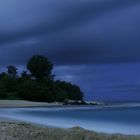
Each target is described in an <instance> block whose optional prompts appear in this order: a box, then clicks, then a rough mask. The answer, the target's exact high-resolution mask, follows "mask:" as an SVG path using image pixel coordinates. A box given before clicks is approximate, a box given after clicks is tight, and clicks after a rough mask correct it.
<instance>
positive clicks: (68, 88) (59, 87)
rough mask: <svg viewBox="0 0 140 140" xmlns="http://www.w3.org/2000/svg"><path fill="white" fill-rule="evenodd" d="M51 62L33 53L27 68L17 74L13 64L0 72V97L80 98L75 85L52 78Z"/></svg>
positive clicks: (46, 99)
mask: <svg viewBox="0 0 140 140" xmlns="http://www.w3.org/2000/svg"><path fill="white" fill-rule="evenodd" d="M52 69H53V64H52V63H51V62H50V61H49V60H48V58H47V57H45V56H41V55H35V56H33V57H31V58H30V60H29V61H28V62H27V70H23V71H22V73H20V74H18V72H17V70H18V69H17V68H16V67H15V66H12V65H10V66H8V67H7V71H6V72H2V73H0V99H23V100H29V101H39V102H54V101H58V102H64V101H67V100H76V101H78V100H82V99H83V95H84V94H83V92H82V91H81V90H80V88H79V87H78V86H77V85H73V84H71V83H69V82H65V81H60V80H57V81H56V80H54V76H53V75H52Z"/></svg>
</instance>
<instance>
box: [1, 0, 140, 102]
mask: <svg viewBox="0 0 140 140" xmlns="http://www.w3.org/2000/svg"><path fill="white" fill-rule="evenodd" d="M139 13H140V1H139V0H133V1H132V0H94V1H93V0H86V1H85V0H76V1H75V0H67V1H64V0H59V1H58V0H47V1H45V0H39V1H34V0H28V1H27V0H24V1H19V0H12V1H9V0H1V1H0V65H1V66H5V65H9V64H14V65H18V66H19V68H20V69H23V67H24V65H25V63H26V62H27V60H28V59H29V58H30V57H31V56H32V55H34V54H43V55H46V56H48V57H49V58H50V60H51V61H52V62H53V63H54V64H55V70H54V72H55V73H56V74H57V75H58V76H57V78H60V79H65V80H68V81H72V82H74V83H76V84H79V85H81V87H82V89H83V90H84V91H86V93H88V94H87V95H86V97H87V98H88V99H89V98H90V99H91V98H93V95H94V96H95V99H98V100H99V99H108V98H109V97H111V98H112V99H116V100H120V99H121V98H122V99H124V98H125V97H126V95H127V96H128V99H130V98H131V97H132V98H133V99H136V97H137V98H140V97H139V94H138V92H139V87H138V85H139V83H137V82H136V83H135V80H138V79H139V78H138V77H139V76H138V75H140V73H139V69H140V67H139V66H138V65H130V63H132V62H133V63H136V62H140V55H139V54H140V47H139V46H140V39H139V37H140V26H139V25H140V18H139ZM121 63H124V64H123V65H124V66H123V65H122V64H121ZM125 63H128V64H127V66H128V67H127V66H126V64H125ZM108 64H111V65H108ZM132 66H134V68H135V69H136V72H135V69H133V68H131V67H132ZM2 69H3V68H2ZM129 85H130V86H129ZM132 93H135V94H132ZM111 95H112V96H111ZM117 95H118V96H117ZM111 98H109V99H111Z"/></svg>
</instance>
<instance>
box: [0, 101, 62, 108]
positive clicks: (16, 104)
mask: <svg viewBox="0 0 140 140" xmlns="http://www.w3.org/2000/svg"><path fill="white" fill-rule="evenodd" d="M51 106H54V107H55V106H62V103H58V102H53V103H44V102H30V101H23V100H0V108H24V107H51Z"/></svg>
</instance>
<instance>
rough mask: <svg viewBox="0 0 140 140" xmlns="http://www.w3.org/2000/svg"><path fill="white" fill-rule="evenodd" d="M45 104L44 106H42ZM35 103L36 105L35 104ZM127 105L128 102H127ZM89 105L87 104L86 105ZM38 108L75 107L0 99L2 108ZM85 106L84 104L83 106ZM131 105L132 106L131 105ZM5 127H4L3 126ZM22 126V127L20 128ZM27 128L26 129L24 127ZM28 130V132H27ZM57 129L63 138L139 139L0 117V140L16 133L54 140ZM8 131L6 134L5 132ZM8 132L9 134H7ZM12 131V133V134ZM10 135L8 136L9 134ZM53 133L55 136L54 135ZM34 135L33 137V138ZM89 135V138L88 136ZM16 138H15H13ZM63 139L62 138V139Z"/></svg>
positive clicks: (137, 138) (91, 139)
mask: <svg viewBox="0 0 140 140" xmlns="http://www.w3.org/2000/svg"><path fill="white" fill-rule="evenodd" d="M44 104H45V106H44ZM35 105H37V106H35ZM127 105H128V104H127ZM88 106H89V105H87V107H88ZM36 107H37V108H39V107H41V108H42V107H48V108H50V107H51V108H52V107H64V108H65V107H75V106H73V105H68V106H67V105H66V106H65V105H62V104H60V103H59V104H58V103H51V104H50V103H37V102H29V101H19V100H0V108H1V109H4V108H9V109H10V108H36ZM77 107H82V105H78V106H77ZM83 107H85V106H83ZM94 107H95V108H97V109H99V108H100V109H101V108H108V107H126V105H125V106H124V105H123V106H122V105H119V106H118V105H117V106H116V105H113V106H110V105H101V106H100V105H96V106H94ZM132 107H133V106H132ZM3 125H4V126H5V127H4V126H3ZM20 127H23V128H20ZM9 128H12V129H15V132H16V131H18V133H22V131H23V136H24V137H20V135H18V134H15V132H14V133H13V131H12V130H9ZM25 128H26V129H27V130H26V131H25V130H24V129H25ZM1 129H2V130H3V129H4V130H5V131H7V132H4V133H5V134H4V135H5V136H3V134H1ZM27 131H29V132H27ZM57 131H59V133H62V134H63V135H61V137H62V138H63V137H64V140H94V139H96V140H98V139H99V140H102V139H103V140H139V139H140V135H133V134H130V135H129V134H108V133H100V132H94V131H92V130H85V129H83V128H81V127H74V128H70V129H64V128H59V127H51V126H43V125H40V124H36V123H31V122H26V121H20V120H16V119H12V118H11V119H10V118H6V117H0V135H2V137H1V138H0V140H1V139H2V140H3V139H8V138H6V136H8V137H9V139H8V140H13V137H14V136H15V135H16V137H17V140H18V139H21V140H22V139H23V140H25V138H26V135H28V136H29V137H30V140H33V139H35V140H45V139H46V138H48V139H49V140H56V139H53V137H55V138H57V139H58V140H59V139H61V137H60V135H59V133H56V132H57ZM7 133H8V134H7ZM9 133H10V134H9ZM12 133H13V134H12ZM30 133H33V135H30ZM38 133H39V134H40V136H39V138H38V139H36V138H35V135H36V134H38ZM46 133H47V134H48V133H51V135H52V136H51V135H49V137H48V136H46ZM9 135H10V136H9ZM54 135H55V136H54ZM67 135H68V136H69V135H70V136H71V137H72V138H73V139H71V138H70V137H68V138H66V139H65V137H67ZM77 135H78V137H80V135H81V136H82V137H84V138H85V139H84V138H81V139H76V138H77ZM33 137H34V138H33ZM88 137H89V138H88ZM15 140H16V139H15ZM62 140H63V139H62Z"/></svg>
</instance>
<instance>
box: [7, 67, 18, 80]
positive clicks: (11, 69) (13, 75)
mask: <svg viewBox="0 0 140 140" xmlns="http://www.w3.org/2000/svg"><path fill="white" fill-rule="evenodd" d="M7 73H8V75H9V76H10V77H11V78H16V76H17V68H16V67H15V66H12V65H9V66H7Z"/></svg>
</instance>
